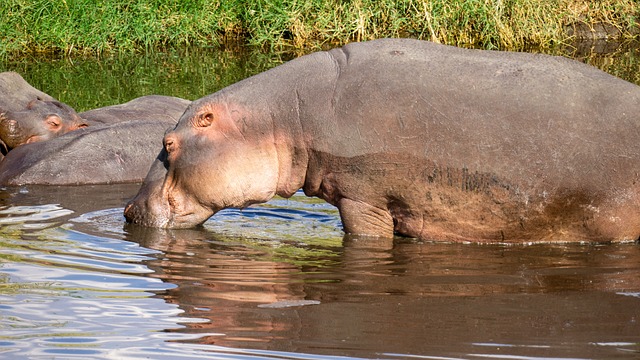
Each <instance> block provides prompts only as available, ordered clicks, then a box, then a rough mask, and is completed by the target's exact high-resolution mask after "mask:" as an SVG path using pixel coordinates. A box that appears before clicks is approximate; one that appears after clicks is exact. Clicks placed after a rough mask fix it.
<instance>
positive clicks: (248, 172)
mask: <svg viewBox="0 0 640 360" xmlns="http://www.w3.org/2000/svg"><path fill="white" fill-rule="evenodd" d="M259 118H260V115H259V114H256V113H255V112H251V113H250V112H248V111H245V110H243V108H242V107H241V106H237V105H235V104H228V103H224V102H220V101H215V100H211V99H208V98H203V99H201V100H198V101H196V102H194V103H193V104H192V105H191V106H190V107H189V108H188V109H187V110H186V112H185V113H184V114H183V116H182V118H181V119H180V121H179V122H178V124H177V125H176V127H175V129H173V130H172V131H169V132H167V133H166V134H165V136H164V150H163V152H162V153H161V154H160V156H159V157H158V160H157V161H156V163H155V164H154V165H153V166H152V168H151V170H150V172H149V175H148V176H147V179H146V180H145V183H144V184H143V185H142V188H141V190H140V192H139V193H138V195H137V196H136V198H134V199H133V200H132V201H131V202H130V203H129V204H128V205H127V207H126V209H125V217H126V218H127V221H128V222H130V223H135V224H142V225H145V226H153V227H167V228H185V227H192V226H195V225H199V224H202V223H203V222H204V221H205V220H207V219H208V218H209V217H210V216H211V215H213V214H214V213H215V212H217V211H219V210H221V209H223V208H228V207H234V208H243V207H246V206H248V205H250V204H254V203H259V202H265V201H268V200H269V199H271V198H272V197H273V196H274V195H275V194H276V192H277V187H278V180H279V157H280V156H282V154H281V153H282V151H280V150H278V151H276V146H278V147H280V145H281V142H278V141H276V139H275V138H276V137H277V136H275V135H274V132H273V128H272V125H271V123H270V119H269V117H262V118H263V119H265V120H267V121H264V122H263V121H261V120H262V119H259ZM256 119H259V120H258V121H255V120H256ZM248 128H250V129H248ZM245 130H247V131H245Z"/></svg>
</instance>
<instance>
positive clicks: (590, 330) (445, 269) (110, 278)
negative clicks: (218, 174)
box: [0, 48, 640, 359]
mask: <svg viewBox="0 0 640 360" xmlns="http://www.w3.org/2000/svg"><path fill="white" fill-rule="evenodd" d="M576 56H578V57H584V58H585V60H586V61H588V62H591V63H593V64H595V65H597V66H599V67H601V68H604V69H605V70H607V71H609V72H612V73H615V74H616V75H619V76H623V77H625V78H626V79H628V80H630V81H635V82H638V81H639V80H638V76H639V75H638V74H639V72H638V66H637V65H638V56H637V50H634V48H630V49H623V50H620V51H619V52H618V53H616V55H615V56H614V57H607V56H603V55H600V54H597V53H595V54H594V53H589V54H588V56H583V53H579V54H576ZM285 59H286V58H285V57H282V56H278V55H274V54H261V53H254V52H240V53H238V52H214V51H209V52H207V51H205V52H196V53H194V52H167V53H163V54H154V55H150V56H148V57H142V58H140V57H120V58H118V57H114V58H105V59H101V60H99V61H98V60H96V59H73V60H68V59H48V60H44V59H30V60H23V61H19V62H14V63H7V64H4V65H2V66H4V69H16V70H18V71H20V72H21V73H22V74H23V75H24V76H25V78H27V80H28V81H30V82H31V83H32V84H34V85H36V86H37V87H39V88H41V89H43V90H45V91H47V92H48V93H50V94H52V95H53V96H55V97H58V98H60V99H61V100H63V101H65V102H68V103H70V104H71V105H73V106H75V107H76V108H78V109H79V110H86V109H89V108H91V107H95V106H103V105H107V104H111V103H117V102H123V101H127V100H130V99H131V98H134V97H137V96H141V95H146V94H149V93H161V94H165V95H174V96H182V97H185V98H190V99H194V98H197V97H200V96H202V95H204V94H206V93H209V92H212V91H215V90H216V89H217V88H219V87H222V86H224V85H226V84H229V83H231V82H233V81H237V80H238V79H241V78H243V77H246V76H248V75H250V74H252V73H255V72H258V71H262V70H264V69H266V68H269V67H271V66H274V65H276V64H277V63H279V62H281V61H283V60H285ZM87 79H91V81H87ZM211 79H213V81H212V80H211ZM137 188H138V186H137V185H110V186H107V185H104V186H84V187H42V186H29V187H18V188H6V189H1V190H0V359H4V358H7V359H22V358H36V359H54V358H55V359H72V358H79V359H88V358H89V359H94V358H95V359H143V358H144V359H146V358H151V359H210V358H215V359H329V358H335V357H337V356H341V357H353V358H383V359H405V358H409V359H413V358H421V359H484V358H499V359H604V358H607V359H636V358H638V357H640V247H639V246H638V245H636V244H617V245H611V244H555V245H550V244H538V245H522V246H505V245H482V246H480V245H470V244H438V243H429V242H419V241H416V240H413V239H405V238H396V239H394V240H373V239H365V238H357V237H343V234H342V231H341V226H340V221H339V217H338V214H337V212H336V210H335V208H333V207H331V206H329V205H327V204H326V203H324V202H322V201H319V200H317V199H311V198H306V197H304V196H303V195H301V194H296V195H295V196H294V197H293V198H291V199H288V200H285V199H275V200H273V201H271V202H270V203H268V204H264V205H261V206H255V207H252V208H249V209H246V210H244V211H239V210H226V211H224V212H222V213H220V214H217V215H216V216H214V217H213V218H212V219H210V220H209V221H208V222H207V223H206V224H205V226H204V227H203V228H201V229H195V230H179V231H163V230H155V229H142V228H138V227H132V226H127V225H126V224H125V222H124V218H123V216H122V208H123V206H124V204H125V203H126V201H127V200H128V199H129V198H131V197H132V196H133V195H134V194H135V193H136V191H137Z"/></svg>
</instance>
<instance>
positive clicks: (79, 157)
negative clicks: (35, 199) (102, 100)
mask: <svg viewBox="0 0 640 360" xmlns="http://www.w3.org/2000/svg"><path fill="white" fill-rule="evenodd" d="M173 125H175V122H174V123H169V122H164V123H162V122H158V121H154V120H147V121H144V120H134V121H127V122H121V123H117V124H111V125H96V126H90V127H86V128H83V129H78V130H77V131H73V132H70V133H68V134H65V135H62V136H59V137H57V138H55V139H51V140H48V141H42V142H37V143H31V144H26V145H23V146H20V147H17V148H15V149H13V150H12V151H10V152H9V153H8V154H7V156H6V157H5V158H4V160H3V161H2V162H0V185H2V186H7V185H27V184H39V185H85V184H114V183H130V182H141V181H142V180H143V179H144V178H145V175H146V174H147V172H148V171H149V164H151V163H152V162H153V160H154V159H155V157H156V156H157V155H158V141H159V140H160V139H162V136H163V135H164V133H165V131H166V130H167V128H170V127H171V126H173Z"/></svg>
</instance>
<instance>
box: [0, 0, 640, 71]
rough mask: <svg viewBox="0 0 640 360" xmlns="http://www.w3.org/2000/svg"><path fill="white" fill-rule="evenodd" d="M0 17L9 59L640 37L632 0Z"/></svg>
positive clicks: (37, 12) (151, 1)
mask: <svg viewBox="0 0 640 360" xmlns="http://www.w3.org/2000/svg"><path fill="white" fill-rule="evenodd" d="M0 17H1V18H2V19H3V22H2V23H0V57H4V58H11V57H16V56H20V55H23V54H36V55H38V54H65V55H69V56H75V55H101V54H105V53H114V52H115V53H118V52H128V53H131V52H134V53H135V52H144V51H150V50H154V49H163V48H171V47H182V46H197V47H219V46H223V45H224V44H225V43H229V42H240V43H242V44H243V45H250V46H252V47H259V48H263V49H268V50H271V51H294V52H296V51H297V52H305V51H313V50H318V49H322V48H326V47H335V46H340V45H343V44H345V43H347V42H351V41H364V40H371V39H375V38H381V37H411V38H417V39H423V40H431V41H435V42H439V43H444V44H449V45H456V46H461V47H477V48H484V49H511V50H519V49H525V48H541V49H545V48H551V47H554V46H558V45H562V44H567V43H571V42H574V41H577V40H592V41H593V40H602V39H606V40H616V41H622V40H629V39H638V38H640V3H639V2H637V1H635V0H600V1H598V2H584V1H579V0H475V1H463V0H451V1H446V0H431V1H415V0H383V1H374V0H352V1H345V2H342V1H335V0H308V1H299V2H278V1H264V0H249V1H240V0H230V1H225V2H218V3H214V2H211V1H208V0H186V1H184V2H176V1H170V0H140V1H137V2H135V3H130V2H129V1H126V0H112V1H109V2H94V1H93V0H74V1H66V0H61V1H50V0H30V1H28V2H25V1H23V0H5V1H3V4H1V5H0Z"/></svg>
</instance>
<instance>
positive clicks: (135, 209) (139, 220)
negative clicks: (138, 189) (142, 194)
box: [124, 199, 166, 227]
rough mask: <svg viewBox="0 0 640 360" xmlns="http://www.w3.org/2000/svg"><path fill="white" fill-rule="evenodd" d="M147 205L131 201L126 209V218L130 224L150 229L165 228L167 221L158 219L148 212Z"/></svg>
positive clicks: (134, 200)
mask: <svg viewBox="0 0 640 360" xmlns="http://www.w3.org/2000/svg"><path fill="white" fill-rule="evenodd" d="M147 208H148V206H146V204H144V203H141V202H138V201H136V199H133V200H131V201H130V202H129V203H128V204H127V205H126V206H125V208H124V218H125V219H126V221H127V222H128V223H129V224H136V225H142V226H148V227H164V226H165V225H166V221H162V220H161V219H158V217H157V216H153V215H152V214H151V213H150V212H149V211H148V209H147Z"/></svg>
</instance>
